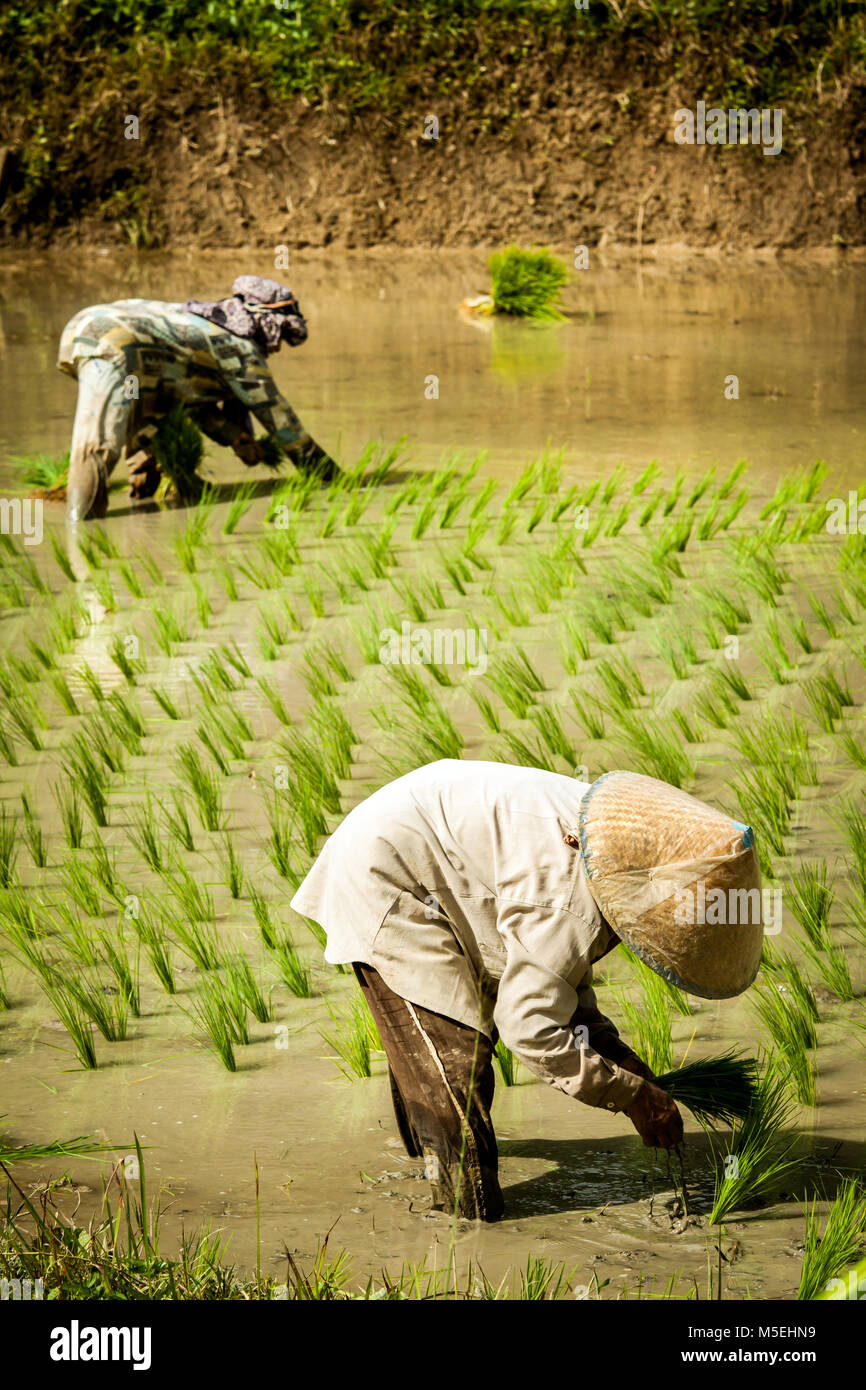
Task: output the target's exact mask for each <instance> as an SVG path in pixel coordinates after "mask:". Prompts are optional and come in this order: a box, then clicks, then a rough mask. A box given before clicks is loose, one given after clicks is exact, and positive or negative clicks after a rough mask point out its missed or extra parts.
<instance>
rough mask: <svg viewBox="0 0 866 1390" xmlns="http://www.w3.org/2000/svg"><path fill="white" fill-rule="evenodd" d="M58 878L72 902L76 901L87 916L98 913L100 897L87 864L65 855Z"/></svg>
mask: <svg viewBox="0 0 866 1390" xmlns="http://www.w3.org/2000/svg"><path fill="white" fill-rule="evenodd" d="M60 880H61V885H62V887H63V888H65V890H66V892H67V893H68V894H69V896H70V898H72V900H73V902H76V903H78V906H79V907H80V908H81V910H82V912H86V913H87V914H88V916H89V917H98V916H99V915H100V913H101V911H102V898H101V896H100V894H99V891H98V889H97V888H96V886H95V885H94V882H93V878H92V876H91V869H90V865H89V864H87V863H82V862H81V860H79V859H75V858H70V857H69V856H67V858H66V859H65V860H64V862H63V863H62V864H61V866H60Z"/></svg>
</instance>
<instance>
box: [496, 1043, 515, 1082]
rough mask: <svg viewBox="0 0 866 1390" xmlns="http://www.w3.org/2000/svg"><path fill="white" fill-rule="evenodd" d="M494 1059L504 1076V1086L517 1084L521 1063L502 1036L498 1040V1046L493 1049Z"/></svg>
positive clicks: (502, 1076) (501, 1074) (500, 1073)
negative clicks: (518, 1069)
mask: <svg viewBox="0 0 866 1390" xmlns="http://www.w3.org/2000/svg"><path fill="white" fill-rule="evenodd" d="M493 1059H494V1061H495V1062H496V1066H497V1068H498V1069H499V1075H500V1076H501V1078H502V1084H503V1086H516V1085H517V1068H518V1066H519V1063H518V1061H517V1058H516V1057H515V1055H514V1053H513V1052H512V1051H511V1049H510V1048H509V1047H506V1046H505V1043H504V1042H503V1041H502V1039H501V1038H499V1039H498V1040H497V1043H496V1046H495V1048H494V1049H493Z"/></svg>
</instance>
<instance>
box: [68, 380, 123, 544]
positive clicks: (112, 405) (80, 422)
mask: <svg viewBox="0 0 866 1390" xmlns="http://www.w3.org/2000/svg"><path fill="white" fill-rule="evenodd" d="M123 383H124V374H123V370H122V369H121V367H119V366H118V365H117V364H115V363H114V362H108V361H106V360H104V359H103V358H101V357H92V358H91V359H90V360H89V361H87V362H83V363H82V364H81V367H80V369H79V372H78V405H77V408H76V411H75V423H74V425H73V427H72V447H71V449H70V456H69V481H68V482H67V485H66V510H67V516H68V517H69V520H70V521H84V520H85V519H86V518H87V517H91V516H93V517H98V516H105V513H106V511H107V510H108V479H109V476H110V474H111V471H112V469H113V468H114V465H115V464H116V463H117V460H118V459H119V458H120V454H121V451H122V450H123V448H124V446H125V444H126V437H127V430H128V426H129V416H130V406H131V404H132V403H131V401H129V400H127V399H126V396H125V394H124V389H123Z"/></svg>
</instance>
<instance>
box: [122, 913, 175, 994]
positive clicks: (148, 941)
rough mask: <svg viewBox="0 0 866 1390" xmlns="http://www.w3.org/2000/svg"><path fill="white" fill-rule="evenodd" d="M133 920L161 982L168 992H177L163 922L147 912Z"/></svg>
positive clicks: (152, 966)
mask: <svg viewBox="0 0 866 1390" xmlns="http://www.w3.org/2000/svg"><path fill="white" fill-rule="evenodd" d="M131 920H132V925H133V928H134V930H135V932H136V935H137V936H138V939H139V941H140V942H141V945H142V946H143V948H144V951H145V954H146V955H147V958H148V960H149V961H150V964H151V968H152V969H153V973H154V974H155V976H156V978H157V979H158V980H159V983H160V984H161V985H162V987H163V989H164V990H165V992H166V994H176V993H177V986H176V985H175V979H174V965H173V964H172V959H171V951H170V949H169V940H168V937H167V936H166V933H165V928H164V927H163V926H162V923H161V922H159V921H158V920H156V919H155V918H154V917H152V916H151V915H150V914H149V913H146V912H141V913H139V914H138V915H137V916H134V917H132V919H131Z"/></svg>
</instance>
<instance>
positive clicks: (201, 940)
mask: <svg viewBox="0 0 866 1390" xmlns="http://www.w3.org/2000/svg"><path fill="white" fill-rule="evenodd" d="M159 929H160V931H161V932H162V933H163V934H167V933H169V932H170V933H171V936H172V937H173V938H174V940H175V941H176V942H177V944H178V946H179V947H180V949H181V950H182V951H183V952H184V954H185V955H187V956H188V957H189V959H190V960H191V961H192V962H193V964H194V965H195V966H196V967H197V968H198V969H199V970H202V971H204V972H205V973H208V972H209V971H212V970H219V968H220V965H221V963H222V958H221V955H220V947H219V941H218V939H217V934H216V929H215V927H214V925H213V923H212V922H208V921H203V920H202V919H201V918H200V917H199V916H198V914H197V913H189V914H188V915H187V916H183V915H182V914H181V913H179V912H176V911H174V910H173V909H172V908H171V907H170V906H168V905H167V904H163V905H162V907H161V908H160V911H159Z"/></svg>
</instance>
